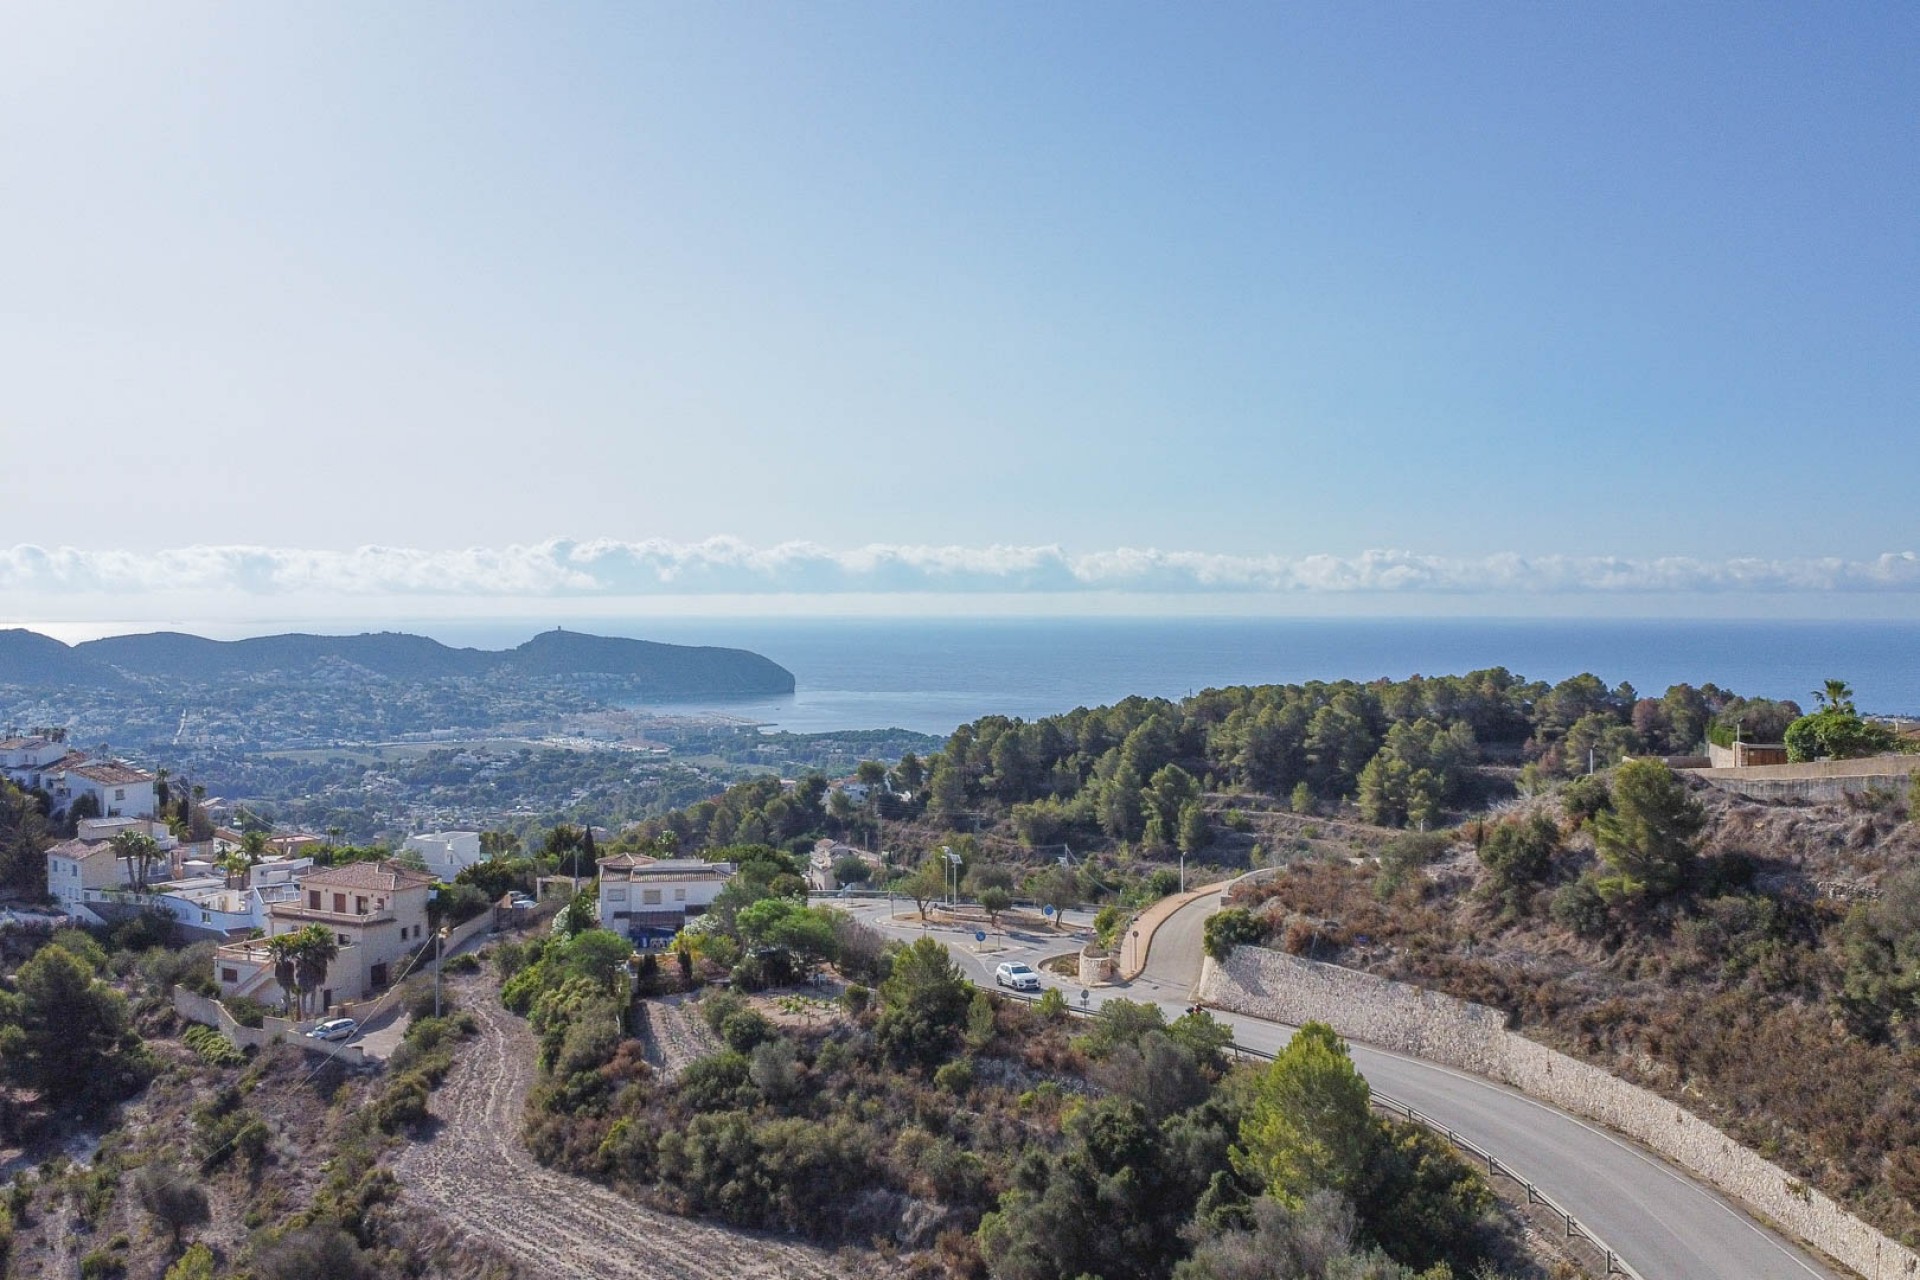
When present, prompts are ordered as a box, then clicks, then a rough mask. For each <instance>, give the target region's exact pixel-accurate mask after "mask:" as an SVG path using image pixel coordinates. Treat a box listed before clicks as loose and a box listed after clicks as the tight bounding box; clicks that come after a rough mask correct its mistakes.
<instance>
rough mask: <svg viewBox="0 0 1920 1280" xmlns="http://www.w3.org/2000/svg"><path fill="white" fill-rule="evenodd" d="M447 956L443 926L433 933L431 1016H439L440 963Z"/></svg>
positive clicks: (445, 935)
mask: <svg viewBox="0 0 1920 1280" xmlns="http://www.w3.org/2000/svg"><path fill="white" fill-rule="evenodd" d="M446 954H447V931H446V928H445V927H444V926H442V927H441V928H439V929H436V930H434V933H433V1016H434V1017H436V1018H437V1017H439V1016H440V961H441V959H442V958H443V957H445V955H446Z"/></svg>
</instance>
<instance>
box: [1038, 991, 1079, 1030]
mask: <svg viewBox="0 0 1920 1280" xmlns="http://www.w3.org/2000/svg"><path fill="white" fill-rule="evenodd" d="M1033 1008H1034V1012H1036V1013H1038V1014H1039V1015H1040V1016H1041V1017H1042V1018H1045V1019H1046V1020H1047V1021H1048V1022H1058V1021H1060V1020H1061V1019H1062V1018H1065V1017H1067V1016H1069V1013H1070V1008H1071V1007H1070V1006H1069V1005H1068V1004H1067V998H1066V997H1065V996H1063V995H1061V994H1060V988H1058V987H1048V988H1047V989H1046V990H1045V991H1044V992H1042V993H1041V995H1040V999H1039V1000H1038V1001H1036V1002H1035V1003H1034V1006H1033Z"/></svg>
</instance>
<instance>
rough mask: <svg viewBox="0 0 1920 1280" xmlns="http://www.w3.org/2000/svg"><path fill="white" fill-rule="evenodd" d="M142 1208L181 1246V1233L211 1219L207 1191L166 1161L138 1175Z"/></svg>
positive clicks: (136, 1188) (136, 1182)
mask: <svg viewBox="0 0 1920 1280" xmlns="http://www.w3.org/2000/svg"><path fill="white" fill-rule="evenodd" d="M133 1189H134V1194H135V1195H136V1196H137V1197H138V1198H139V1201H140V1207H141V1208H143V1209H145V1210H146V1211H147V1212H148V1213H150V1214H152V1215H153V1218H154V1221H155V1222H157V1223H159V1224H160V1226H161V1227H163V1228H165V1229H166V1232H167V1234H168V1235H170V1236H172V1237H173V1243H174V1245H175V1246H176V1247H177V1246H178V1245H179V1243H180V1233H181V1232H183V1231H185V1230H186V1229H187V1228H188V1227H192V1226H197V1225H199V1224H200V1223H202V1222H205V1221H207V1219H208V1216H209V1214H208V1209H207V1193H206V1192H205V1191H202V1190H201V1189H200V1188H199V1187H198V1186H196V1185H195V1184H194V1183H193V1182H192V1181H191V1180H190V1179H189V1178H188V1177H187V1175H186V1174H185V1173H183V1172H182V1171H180V1170H178V1169H174V1168H170V1167H169V1166H167V1165H163V1164H150V1165H147V1166H146V1167H145V1168H143V1169H141V1170H140V1172H139V1173H138V1174H136V1175H135V1177H134V1184H133Z"/></svg>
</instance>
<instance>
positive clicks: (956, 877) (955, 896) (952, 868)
mask: <svg viewBox="0 0 1920 1280" xmlns="http://www.w3.org/2000/svg"><path fill="white" fill-rule="evenodd" d="M940 853H941V855H942V856H944V857H945V858H946V860H947V869H948V871H949V872H951V873H952V875H953V892H952V893H951V894H949V895H948V897H947V905H948V906H950V907H957V906H959V905H960V867H961V864H962V863H963V862H964V861H965V860H964V859H963V858H961V856H960V855H959V854H957V853H955V852H954V851H953V849H952V847H951V846H949V845H944V844H943V845H941V846H940Z"/></svg>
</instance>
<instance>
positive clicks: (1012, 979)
mask: <svg viewBox="0 0 1920 1280" xmlns="http://www.w3.org/2000/svg"><path fill="white" fill-rule="evenodd" d="M993 980H994V982H995V983H996V984H997V985H999V986H1002V987H1012V988H1013V989H1014V990H1015V991H1038V990H1039V989H1040V975H1039V974H1037V973H1035V972H1034V971H1033V970H1032V969H1029V968H1028V967H1027V966H1026V965H1024V964H1022V963H1020V962H1019V961H1018V960H1009V961H1007V962H1006V963H1005V964H1003V965H1001V966H1000V967H999V968H997V969H995V970H994V971H993Z"/></svg>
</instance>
